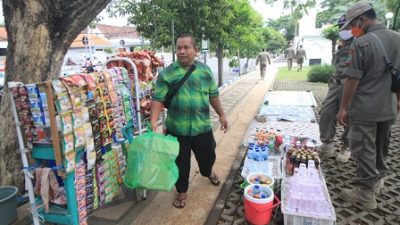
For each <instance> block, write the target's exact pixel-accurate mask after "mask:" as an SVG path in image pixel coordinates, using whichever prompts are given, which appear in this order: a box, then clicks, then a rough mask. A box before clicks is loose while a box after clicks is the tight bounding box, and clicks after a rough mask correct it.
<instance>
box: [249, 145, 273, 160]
mask: <svg viewBox="0 0 400 225" xmlns="http://www.w3.org/2000/svg"><path fill="white" fill-rule="evenodd" d="M268 151H269V148H268V146H266V145H259V144H255V143H249V150H248V151H247V158H248V159H253V160H255V161H265V160H268Z"/></svg>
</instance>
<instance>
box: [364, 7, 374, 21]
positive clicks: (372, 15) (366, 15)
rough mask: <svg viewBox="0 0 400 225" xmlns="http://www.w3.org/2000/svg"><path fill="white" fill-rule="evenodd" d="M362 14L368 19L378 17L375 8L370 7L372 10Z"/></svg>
mask: <svg viewBox="0 0 400 225" xmlns="http://www.w3.org/2000/svg"><path fill="white" fill-rule="evenodd" d="M361 16H365V17H367V18H368V19H371V20H374V19H376V12H375V9H370V10H368V11H366V12H365V13H363V14H362V15H361Z"/></svg>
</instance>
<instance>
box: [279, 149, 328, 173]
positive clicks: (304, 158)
mask: <svg viewBox="0 0 400 225" xmlns="http://www.w3.org/2000/svg"><path fill="white" fill-rule="evenodd" d="M311 161H312V162H313V164H314V165H315V168H316V169H318V168H319V164H320V161H319V157H318V153H317V152H316V151H314V150H309V149H304V148H302V149H296V148H291V149H289V151H287V152H286V164H285V170H286V174H288V175H292V174H293V172H294V169H295V168H299V166H300V164H301V163H302V164H304V165H305V166H306V168H308V164H309V162H311Z"/></svg>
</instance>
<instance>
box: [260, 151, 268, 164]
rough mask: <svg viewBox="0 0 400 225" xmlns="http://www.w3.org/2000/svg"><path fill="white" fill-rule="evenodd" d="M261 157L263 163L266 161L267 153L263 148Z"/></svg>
mask: <svg viewBox="0 0 400 225" xmlns="http://www.w3.org/2000/svg"><path fill="white" fill-rule="evenodd" d="M261 156H262V157H261V158H262V160H263V161H265V160H267V159H268V152H267V151H266V150H265V148H264V149H262V150H261Z"/></svg>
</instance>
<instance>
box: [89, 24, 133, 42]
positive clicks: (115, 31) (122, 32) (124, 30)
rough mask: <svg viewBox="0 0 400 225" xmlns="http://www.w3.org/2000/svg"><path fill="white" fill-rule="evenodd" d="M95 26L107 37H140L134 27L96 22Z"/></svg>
mask: <svg viewBox="0 0 400 225" xmlns="http://www.w3.org/2000/svg"><path fill="white" fill-rule="evenodd" d="M96 28H97V29H99V31H100V32H101V33H102V34H103V35H104V37H105V38H107V39H117V38H133V39H135V38H137V39H138V38H140V34H139V32H138V31H137V30H136V28H135V27H127V26H123V27H118V26H111V25H105V24H96Z"/></svg>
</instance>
